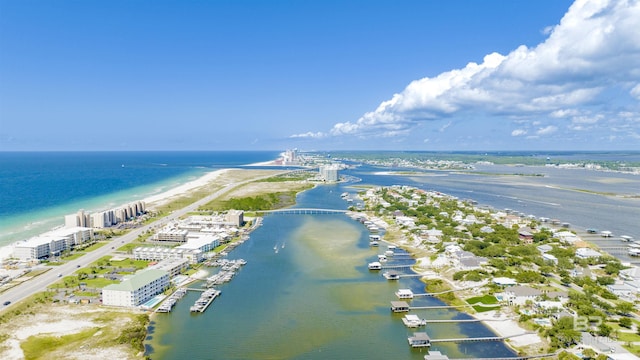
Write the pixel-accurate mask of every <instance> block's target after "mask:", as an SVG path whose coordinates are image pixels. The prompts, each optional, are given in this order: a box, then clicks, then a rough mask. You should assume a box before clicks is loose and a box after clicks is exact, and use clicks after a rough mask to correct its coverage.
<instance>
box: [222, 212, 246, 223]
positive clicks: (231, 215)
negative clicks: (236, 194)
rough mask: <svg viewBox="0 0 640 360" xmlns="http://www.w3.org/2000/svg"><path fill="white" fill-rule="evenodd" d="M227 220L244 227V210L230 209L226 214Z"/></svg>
mask: <svg viewBox="0 0 640 360" xmlns="http://www.w3.org/2000/svg"><path fill="white" fill-rule="evenodd" d="M225 221H226V222H227V223H229V224H231V225H233V226H238V227H242V225H244V211H242V210H229V211H227V215H226V216H225Z"/></svg>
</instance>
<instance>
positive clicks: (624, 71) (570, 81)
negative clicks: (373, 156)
mask: <svg viewBox="0 0 640 360" xmlns="http://www.w3.org/2000/svg"><path fill="white" fill-rule="evenodd" d="M638 29H640V1H636V0H598V1H591V0H577V1H576V2H575V3H574V4H573V5H572V6H571V7H570V8H569V10H568V11H567V13H566V14H565V15H564V17H563V18H562V20H561V21H560V23H559V24H558V25H556V26H553V27H549V28H547V29H546V30H545V33H547V34H548V38H547V39H546V40H545V41H544V42H542V43H541V44H539V45H537V46H535V47H531V48H529V47H526V46H520V47H518V48H517V49H515V50H513V51H512V52H510V53H509V54H507V55H501V54H498V53H491V54H489V55H486V56H485V57H484V59H483V61H482V62H481V63H479V64H478V63H474V62H471V63H468V64H467V65H466V66H465V67H463V68H461V69H454V70H450V71H447V72H443V73H441V74H439V75H437V76H435V77H425V78H422V79H418V80H415V81H412V82H411V83H410V84H409V85H408V86H407V87H406V88H405V89H404V90H403V91H402V92H400V93H397V94H394V95H393V96H392V97H391V99H389V100H386V101H384V102H382V103H381V104H380V105H379V106H378V107H377V108H376V109H375V110H373V111H370V112H367V113H365V114H364V115H362V116H361V117H360V118H359V119H357V120H356V121H347V122H341V123H337V124H335V125H334V126H333V128H332V129H331V130H330V132H329V133H330V134H331V135H334V136H339V135H356V136H361V137H362V136H371V135H374V136H391V135H399V134H400V135H401V134H406V133H409V132H411V130H412V129H414V128H415V127H416V126H417V124H418V123H420V122H425V121H432V120H438V119H442V118H445V117H454V116H456V115H467V116H466V118H470V117H471V116H468V115H469V114H481V115H484V116H481V117H479V118H482V120H477V121H491V120H492V119H494V118H496V117H505V116H506V117H508V118H510V117H518V119H520V120H522V119H525V120H527V121H529V124H531V123H532V122H533V121H538V120H539V119H550V118H555V119H559V120H560V119H571V120H572V121H573V125H576V126H577V125H579V126H582V125H595V124H596V123H597V122H599V121H600V120H601V119H602V114H600V113H603V112H606V111H611V110H610V109H608V108H607V107H606V101H603V99H602V96H604V95H603V94H606V93H612V92H620V91H619V90H624V92H627V93H628V94H629V98H628V99H627V101H637V100H640V85H639V84H640V35H639V34H640V32H639V30H638ZM620 93H622V92H620ZM585 107H590V108H591V112H590V115H589V116H586V115H585V111H583V110H582V109H583V108H585ZM617 111H623V109H617ZM624 111H634V112H635V111H637V110H624ZM598 114H600V115H598ZM470 121H472V120H470ZM525 128H526V126H525ZM557 130H558V126H556V125H549V126H546V127H543V128H540V129H539V130H538V131H537V132H536V134H537V135H548V134H551V133H554V132H556V131H557ZM526 133H527V132H526V130H523V129H518V130H514V131H513V132H512V133H511V135H512V136H521V135H525V134H526Z"/></svg>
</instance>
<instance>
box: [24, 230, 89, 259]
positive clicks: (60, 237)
mask: <svg viewBox="0 0 640 360" xmlns="http://www.w3.org/2000/svg"><path fill="white" fill-rule="evenodd" d="M92 238H93V230H92V229H90V228H86V227H77V226H76V227H73V228H61V229H56V230H53V231H50V232H48V233H45V234H42V235H39V236H37V237H34V238H31V239H28V240H24V241H20V242H17V243H16V245H15V246H14V248H13V257H15V258H17V259H20V260H23V261H29V260H38V259H44V258H47V257H49V256H56V255H59V254H60V253H61V252H63V251H64V250H68V249H72V248H73V247H75V246H77V245H80V244H83V243H85V242H87V241H90V240H91V239H92Z"/></svg>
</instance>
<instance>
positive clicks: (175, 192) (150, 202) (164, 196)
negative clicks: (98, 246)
mask: <svg viewBox="0 0 640 360" xmlns="http://www.w3.org/2000/svg"><path fill="white" fill-rule="evenodd" d="M244 166H246V167H259V166H274V167H279V166H280V165H278V164H276V160H270V161H265V162H258V163H251V164H247V165H244ZM230 170H232V169H231V168H223V169H216V170H213V171H210V172H207V173H205V174H204V175H202V176H200V177H198V178H197V179H195V180H191V181H188V182H186V183H183V184H180V185H178V186H176V187H173V188H171V189H169V190H167V191H164V192H161V193H159V194H155V195H150V196H147V197H146V198H143V199H140V200H142V201H144V202H145V203H146V206H147V208H149V209H153V208H155V207H158V206H161V205H163V204H166V203H167V202H169V201H170V200H171V199H172V198H175V197H179V196H182V195H185V194H187V193H188V192H190V191H193V190H195V189H197V188H200V187H203V186H206V185H208V184H209V183H211V182H213V181H215V180H216V179H217V178H219V177H220V176H222V175H223V174H225V173H227V172H229V171H230ZM247 170H252V169H247ZM61 226H64V219H63V218H61V219H60V223H58V224H57V225H55V226H54V227H52V228H50V229H48V230H46V231H44V232H41V233H39V234H37V235H35V236H41V235H45V234H47V233H49V232H51V231H53V230H55V229H57V228H60V227H61ZM28 239H29V238H24V239H21V240H17V241H13V242H12V243H10V244H7V245H4V246H0V261H4V260H5V259H8V258H10V257H11V256H12V255H13V248H14V247H15V246H16V244H18V243H20V242H21V241H24V240H28Z"/></svg>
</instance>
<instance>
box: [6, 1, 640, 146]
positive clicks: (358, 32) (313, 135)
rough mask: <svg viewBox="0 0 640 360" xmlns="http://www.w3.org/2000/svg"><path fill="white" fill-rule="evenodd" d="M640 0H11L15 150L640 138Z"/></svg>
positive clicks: (587, 142)
mask: <svg viewBox="0 0 640 360" xmlns="http://www.w3.org/2000/svg"><path fill="white" fill-rule="evenodd" d="M639 29H640V1H638V0H591V1H584V0H576V1H575V2H573V1H566V0H529V1H525V0H522V1H504V0H483V1H475V0H464V1H463V0H447V1H435V0H394V1H391V0H386V1H381V0H321V1H320V0H318V1H311V0H309V1H304V0H297V1H293V0H272V1H255V0H254V1H251V0H210V1H204V0H198V1H196V0H182V1H178V0H175V1H168V0H154V1H151V0H149V1H142V0H130V1H124V0H110V1H97V0H93V1H82V0H74V1H71V0H57V1H48V0H47V1H44V0H41V1H34V0H0V151H40V150H43V151H62V150H73V151H85V150H284V149H291V148H298V149H301V150H308V151H311V150H425V151H473V150H476V151H484V150H510V151H515V150H534V151H538V150H597V151H600V150H640V30H639Z"/></svg>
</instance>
